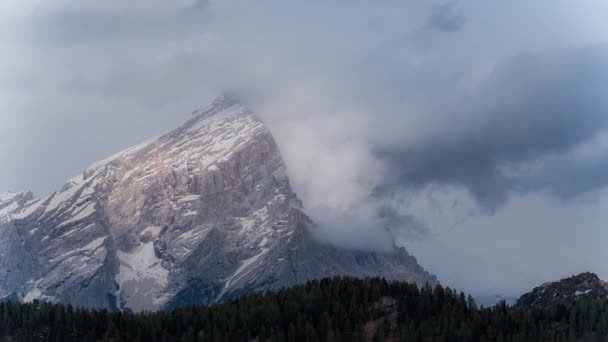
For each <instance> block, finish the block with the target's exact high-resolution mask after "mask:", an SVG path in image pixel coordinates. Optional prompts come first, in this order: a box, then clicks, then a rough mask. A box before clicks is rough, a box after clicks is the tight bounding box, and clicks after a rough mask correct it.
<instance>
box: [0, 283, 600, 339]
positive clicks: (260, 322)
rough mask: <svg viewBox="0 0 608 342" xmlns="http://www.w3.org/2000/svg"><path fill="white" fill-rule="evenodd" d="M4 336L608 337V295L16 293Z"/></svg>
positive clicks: (351, 286) (362, 290)
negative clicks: (129, 304)
mask: <svg viewBox="0 0 608 342" xmlns="http://www.w3.org/2000/svg"><path fill="white" fill-rule="evenodd" d="M0 341H2V342H5V341H6V342H8V341H62V342H63V341H145V342H152V341H183V342H195V341H214V342H224V341H229V342H233V341H237V342H238V341H243V342H244V341H270V342H275V341H276V342H296V341H311V342H313V341H327V342H339V341H343V342H358V341H406V342H410V341H411V342H427V341H428V342H431V341H432V342H435V341H440V342H441V341H445V342H448V341H471V342H478V341H500V342H503V341H505V342H506V341H525V342H528V341H608V303H607V301H605V300H604V301H578V302H573V303H570V304H559V305H554V306H550V307H544V308H533V309H527V308H521V307H508V306H507V305H506V304H505V303H504V302H503V303H500V304H498V305H496V306H494V307H489V308H484V307H478V306H477V305H476V304H475V301H474V300H473V299H472V298H471V297H470V296H468V297H467V296H465V295H464V293H462V292H457V291H455V290H452V289H450V288H446V287H442V286H436V287H434V288H431V287H423V288H419V287H417V286H416V285H414V284H408V283H402V282H389V281H386V280H384V279H379V278H370V279H356V278H351V277H337V278H332V279H323V280H318V281H311V282H308V283H306V284H304V285H299V286H294V287H291V288H287V289H283V290H279V291H276V292H267V293H259V294H254V295H248V296H244V297H242V298H239V299H236V300H233V301H229V302H226V303H223V304H218V305H212V306H188V307H183V308H179V309H176V310H174V311H171V312H163V311H159V312H144V313H135V314H133V313H125V312H119V311H116V312H111V311H107V310H94V309H85V308H74V307H72V306H70V305H62V304H52V303H47V302H33V303H11V302H7V303H2V304H0Z"/></svg>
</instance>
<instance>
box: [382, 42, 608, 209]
mask: <svg viewBox="0 0 608 342" xmlns="http://www.w3.org/2000/svg"><path fill="white" fill-rule="evenodd" d="M606 57H608V49H606V47H604V46H601V47H596V48H590V49H589V48H585V49H580V50H579V49H574V50H571V51H551V52H547V53H544V54H541V55H535V56H522V57H515V58H513V59H512V60H510V61H508V62H506V63H505V64H504V65H501V66H499V67H498V68H497V69H496V70H495V71H494V73H492V75H490V77H489V78H488V79H487V81H486V82H485V83H484V84H483V85H482V86H481V89H480V91H479V92H478V93H476V94H473V95H472V96H468V97H464V96H463V99H462V100H460V101H459V102H458V103H457V104H453V103H449V105H450V107H441V106H439V107H438V108H436V109H434V110H435V111H442V112H447V111H449V113H450V115H449V116H448V115H445V114H443V113H437V114H436V113H432V114H431V115H436V116H437V117H438V118H439V119H440V120H445V121H444V122H445V124H446V125H445V126H444V129H443V130H442V131H440V132H438V134H436V135H431V136H428V137H426V139H423V140H421V141H418V142H416V143H415V144H414V145H413V146H407V145H401V146H399V145H397V146H378V147H377V149H376V154H377V155H378V156H379V157H380V158H382V159H383V160H386V161H387V162H388V163H390V164H392V169H393V170H394V171H395V178H394V182H387V183H386V184H383V185H382V186H381V188H380V189H379V192H380V193H381V192H383V191H385V189H394V187H395V186H405V187H408V186H411V187H421V186H424V185H426V184H429V183H437V184H449V185H463V186H465V187H466V188H468V189H469V190H470V191H471V193H472V194H473V195H474V196H475V197H476V198H477V199H478V200H479V201H480V202H481V203H482V204H487V205H488V206H490V207H492V206H495V205H498V204H500V203H501V202H502V201H503V200H504V198H505V196H506V194H507V193H508V192H509V191H512V190H520V191H526V190H538V189H539V188H546V189H547V190H550V191H552V192H554V193H559V194H563V195H567V194H570V195H578V194H580V193H581V192H584V191H587V190H589V186H588V184H589V183H590V182H591V183H593V184H595V185H597V186H601V185H608V176H606V175H604V174H603V173H601V172H594V173H591V174H590V173H589V172H588V171H586V170H584V169H583V167H580V168H578V169H577V168H572V167H569V168H568V171H565V170H564V172H563V173H561V170H563V167H564V166H566V164H567V159H568V157H567V155H568V153H569V152H570V151H572V150H573V149H575V148H577V147H578V146H580V145H582V144H584V143H587V142H590V141H593V140H594V139H595V138H596V137H597V136H599V135H600V134H602V133H605V132H606V131H607V130H608V116H607V115H606V113H607V112H608V101H607V100H606V98H605V97H603V96H602V89H606V87H608V62H607V61H608V59H607V58H606ZM452 120H456V121H461V123H458V122H457V123H456V125H450V124H449V123H450V122H452ZM553 155H560V156H562V158H561V160H562V162H561V164H560V163H558V162H548V163H551V165H552V166H553V167H554V168H553V171H552V172H553V173H557V174H560V173H561V177H557V178H555V177H552V176H551V173H552V172H549V168H548V167H546V166H544V167H541V168H540V170H542V171H546V173H545V175H544V176H545V177H541V176H539V175H538V172H537V174H536V175H535V177H538V178H537V179H535V177H526V172H525V170H522V169H525V167H526V166H527V165H529V164H530V163H534V162H535V161H542V159H544V158H549V157H550V156H553ZM564 159H566V160H564ZM602 159H603V160H602V161H601V163H600V165H605V161H606V158H602ZM576 162H577V164H578V165H581V166H582V165H584V164H585V161H580V160H577V161H576ZM536 171H539V170H538V169H537V170H536ZM588 176H592V177H593V179H592V180H590V179H588ZM564 178H566V179H564ZM577 179H579V180H577ZM583 179H585V181H582V180H583Z"/></svg>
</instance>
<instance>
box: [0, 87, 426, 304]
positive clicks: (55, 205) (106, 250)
mask: <svg viewBox="0 0 608 342" xmlns="http://www.w3.org/2000/svg"><path fill="white" fill-rule="evenodd" d="M314 227H315V226H314V224H313V223H312V222H311V221H310V219H309V218H308V217H307V216H306V215H305V214H304V212H303V209H302V204H301V203H300V201H299V200H298V198H297V197H296V195H295V194H294V193H293V191H292V190H291V188H290V186H289V180H288V177H287V174H286V170H285V166H284V164H283V161H282V159H281V155H280V152H279V150H278V147H277V146H276V144H275V141H274V139H273V137H272V135H271V133H270V132H269V131H268V129H267V128H266V127H265V126H264V125H263V124H262V122H261V121H260V120H258V119H257V118H256V116H255V115H254V114H252V113H251V112H250V111H248V110H247V109H246V108H244V107H242V106H241V105H239V104H238V103H236V102H234V101H233V100H231V99H229V98H226V97H222V98H219V99H217V100H216V101H214V103H213V104H212V105H211V106H210V107H208V108H207V109H203V110H200V111H198V112H197V113H196V114H195V116H194V117H193V118H192V119H190V120H189V121H188V122H186V123H185V124H184V125H182V126H181V127H179V128H177V129H175V130H174V131H172V132H170V133H168V134H166V135H164V136H162V137H160V138H158V139H156V140H153V141H150V142H147V143H144V144H141V145H138V146H135V147H133V148H130V149H128V150H126V151H123V152H120V153H118V154H116V155H114V156H112V157H110V158H108V159H106V160H103V161H101V162H99V163H97V164H95V165H93V166H91V167H90V168H88V169H87V170H86V171H84V172H83V173H82V174H81V175H80V176H78V177H75V178H73V179H71V180H70V181H68V182H67V183H66V184H65V185H64V187H63V188H62V189H61V190H60V191H58V192H56V193H53V194H51V195H50V196H47V197H46V198H43V199H33V198H32V195H31V193H21V194H2V195H0V260H1V261H0V296H6V295H11V294H15V295H18V296H20V297H21V298H23V299H24V300H33V299H46V300H51V301H59V302H65V303H71V304H75V305H86V306H93V307H106V308H118V309H130V310H135V311H140V310H153V309H159V308H172V307H176V306H180V305H184V304H189V303H213V302H218V301H222V300H225V299H227V298H232V297H234V296H237V295H240V294H243V293H248V292H251V291H258V290H262V289H271V288H280V287H283V286H288V285H292V284H296V283H301V282H304V281H306V280H309V279H313V278H320V277H325V276H332V275H338V274H350V275H356V276H375V275H379V276H384V277H387V278H391V279H402V280H407V281H414V282H418V283H426V282H429V283H435V282H436V280H435V278H434V277H433V276H430V275H429V274H428V273H426V272H425V271H424V270H422V268H420V266H418V265H417V263H416V260H415V259H414V258H413V257H411V256H409V255H408V254H407V253H406V252H405V251H404V250H402V249H395V251H394V252H393V253H370V252H358V251H347V250H343V249H339V248H336V247H332V246H328V245H324V244H321V243H319V242H317V241H315V240H313V239H312V238H311V235H310V229H315V228H314Z"/></svg>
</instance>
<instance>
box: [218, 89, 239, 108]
mask: <svg viewBox="0 0 608 342" xmlns="http://www.w3.org/2000/svg"><path fill="white" fill-rule="evenodd" d="M238 104H239V101H238V100H237V97H236V95H234V94H233V93H230V92H224V93H222V94H221V95H220V96H218V97H216V98H215V99H214V100H213V102H211V106H213V107H222V108H226V107H230V106H234V105H238Z"/></svg>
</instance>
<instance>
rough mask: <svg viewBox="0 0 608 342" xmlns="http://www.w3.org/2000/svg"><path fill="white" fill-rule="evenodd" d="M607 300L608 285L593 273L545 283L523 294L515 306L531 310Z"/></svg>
mask: <svg viewBox="0 0 608 342" xmlns="http://www.w3.org/2000/svg"><path fill="white" fill-rule="evenodd" d="M581 299H589V300H607V299H608V283H606V282H604V281H602V280H600V278H599V277H598V276H597V275H595V274H593V273H581V274H579V275H576V276H572V277H570V278H565V279H562V280H560V281H556V282H550V283H545V284H543V285H541V286H539V287H536V288H534V290H532V291H531V292H529V293H526V294H524V295H523V296H521V298H520V299H519V300H518V301H517V306H521V307H525V308H532V307H545V306H550V305H555V304H561V303H571V302H574V301H576V300H581Z"/></svg>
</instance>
